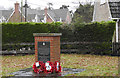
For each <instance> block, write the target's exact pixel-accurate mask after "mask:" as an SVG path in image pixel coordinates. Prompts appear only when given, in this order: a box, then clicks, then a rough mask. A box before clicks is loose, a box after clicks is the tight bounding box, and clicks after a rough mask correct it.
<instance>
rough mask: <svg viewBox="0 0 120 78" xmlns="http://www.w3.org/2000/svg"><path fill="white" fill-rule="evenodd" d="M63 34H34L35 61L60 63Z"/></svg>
mask: <svg viewBox="0 0 120 78" xmlns="http://www.w3.org/2000/svg"><path fill="white" fill-rule="evenodd" d="M61 35H62V34H61V33H33V36H34V39H35V61H43V63H45V62H47V61H51V62H55V61H58V62H60V36H61Z"/></svg>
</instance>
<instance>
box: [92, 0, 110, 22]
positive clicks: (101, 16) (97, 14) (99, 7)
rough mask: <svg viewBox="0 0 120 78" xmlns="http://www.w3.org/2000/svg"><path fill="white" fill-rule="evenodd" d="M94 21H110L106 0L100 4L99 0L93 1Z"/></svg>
mask: <svg viewBox="0 0 120 78" xmlns="http://www.w3.org/2000/svg"><path fill="white" fill-rule="evenodd" d="M94 21H98V22H101V21H111V14H110V10H109V4H108V1H106V2H105V3H104V4H101V0H96V1H95V5H94V15H93V22H94Z"/></svg>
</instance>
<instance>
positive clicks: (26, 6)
mask: <svg viewBox="0 0 120 78" xmlns="http://www.w3.org/2000/svg"><path fill="white" fill-rule="evenodd" d="M23 7H25V22H27V8H29V6H28V4H27V0H25V5H24V6H23Z"/></svg>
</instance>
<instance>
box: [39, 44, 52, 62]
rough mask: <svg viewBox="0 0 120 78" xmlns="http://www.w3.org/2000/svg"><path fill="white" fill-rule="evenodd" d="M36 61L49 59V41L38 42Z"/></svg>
mask: <svg viewBox="0 0 120 78" xmlns="http://www.w3.org/2000/svg"><path fill="white" fill-rule="evenodd" d="M38 61H43V62H44V63H45V62H47V61H50V42H38Z"/></svg>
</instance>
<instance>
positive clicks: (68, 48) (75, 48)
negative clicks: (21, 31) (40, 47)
mask: <svg viewBox="0 0 120 78" xmlns="http://www.w3.org/2000/svg"><path fill="white" fill-rule="evenodd" d="M101 43H102V42H61V44H60V45H61V53H79V54H89V53H90V52H93V51H95V52H96V54H97V53H99V52H100V51H103V49H105V51H112V53H113V54H116V52H118V51H119V48H120V45H119V44H120V43H113V44H112V45H111V46H112V48H111V49H110V48H103V49H99V47H98V48H96V45H101ZM12 45H15V46H18V45H19V46H23V47H20V48H19V49H18V50H15V49H14V48H12V47H10V48H11V50H9V51H8V50H5V48H4V50H3V51H0V54H3V55H17V54H22V55H24V54H34V43H17V44H13V43H9V44H5V46H12ZM31 46H32V47H31ZM28 48H31V49H28ZM101 54H102V53H101Z"/></svg>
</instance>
